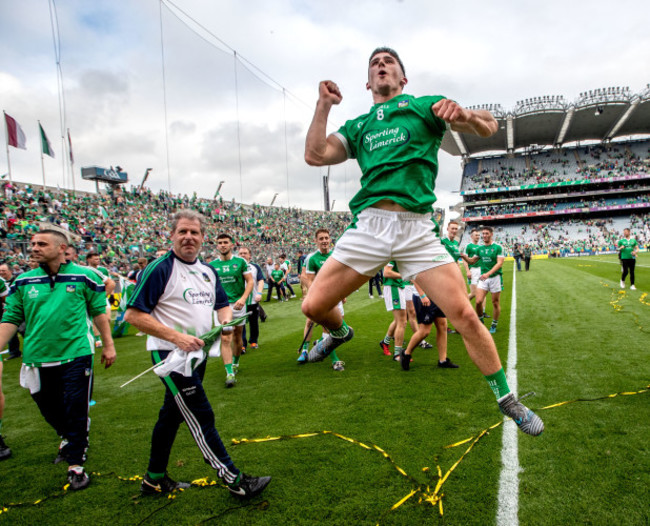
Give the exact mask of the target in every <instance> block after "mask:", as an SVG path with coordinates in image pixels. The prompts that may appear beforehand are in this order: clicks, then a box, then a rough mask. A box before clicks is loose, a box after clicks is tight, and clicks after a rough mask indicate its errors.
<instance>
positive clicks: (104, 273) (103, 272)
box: [97, 265, 111, 278]
mask: <svg viewBox="0 0 650 526" xmlns="http://www.w3.org/2000/svg"><path fill="white" fill-rule="evenodd" d="M97 270H99V272H101V273H102V274H103V275H104V276H105V277H106V278H110V277H111V275H110V273H109V272H108V269H107V268H106V267H102V266H101V265H99V266H98V267H97Z"/></svg>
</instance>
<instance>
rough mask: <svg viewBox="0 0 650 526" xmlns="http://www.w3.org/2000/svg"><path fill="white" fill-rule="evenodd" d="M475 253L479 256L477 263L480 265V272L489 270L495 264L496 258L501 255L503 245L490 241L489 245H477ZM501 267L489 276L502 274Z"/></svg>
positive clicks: (483, 272)
mask: <svg viewBox="0 0 650 526" xmlns="http://www.w3.org/2000/svg"><path fill="white" fill-rule="evenodd" d="M476 253H477V254H478V256H479V258H480V259H479V264H480V267H481V274H485V273H486V272H489V271H490V269H491V268H492V267H493V266H494V265H496V264H497V260H498V258H500V257H504V256H503V247H502V246H501V245H499V244H498V243H492V244H491V245H479V247H478V248H477V249H476ZM501 271H502V268H500V269H499V270H497V271H496V272H494V273H493V274H492V275H491V276H490V277H494V276H500V275H501V274H502V272H501Z"/></svg>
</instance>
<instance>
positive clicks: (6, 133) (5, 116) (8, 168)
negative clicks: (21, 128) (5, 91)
mask: <svg viewBox="0 0 650 526" xmlns="http://www.w3.org/2000/svg"><path fill="white" fill-rule="evenodd" d="M2 115H3V116H4V118H5V136H6V138H7V139H6V141H5V146H6V147H7V172H8V173H9V182H10V183H12V184H13V179H12V178H11V160H10V159H9V126H8V125H7V114H6V113H5V110H2Z"/></svg>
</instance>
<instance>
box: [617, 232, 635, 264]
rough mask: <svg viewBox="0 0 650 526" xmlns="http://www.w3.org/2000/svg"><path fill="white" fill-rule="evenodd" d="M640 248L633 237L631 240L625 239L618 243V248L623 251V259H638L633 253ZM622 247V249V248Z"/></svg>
mask: <svg viewBox="0 0 650 526" xmlns="http://www.w3.org/2000/svg"><path fill="white" fill-rule="evenodd" d="M637 246H638V243H637V242H636V239H634V238H633V237H631V238H630V239H627V238H623V239H619V241H618V248H619V249H620V250H621V259H636V258H635V257H634V256H633V255H632V252H634V249H635V248H636V247H637ZM621 247H622V248H621Z"/></svg>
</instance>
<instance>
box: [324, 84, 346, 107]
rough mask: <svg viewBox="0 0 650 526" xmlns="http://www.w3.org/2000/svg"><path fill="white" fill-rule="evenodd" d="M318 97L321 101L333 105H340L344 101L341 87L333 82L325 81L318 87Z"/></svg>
mask: <svg viewBox="0 0 650 526" xmlns="http://www.w3.org/2000/svg"><path fill="white" fill-rule="evenodd" d="M318 95H319V97H320V99H321V100H323V101H327V102H329V103H331V104H339V103H340V102H341V101H342V100H343V95H341V92H340V91H339V87H338V86H337V85H336V83H335V82H332V81H331V80H324V81H322V82H321V83H320V84H319V85H318Z"/></svg>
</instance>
